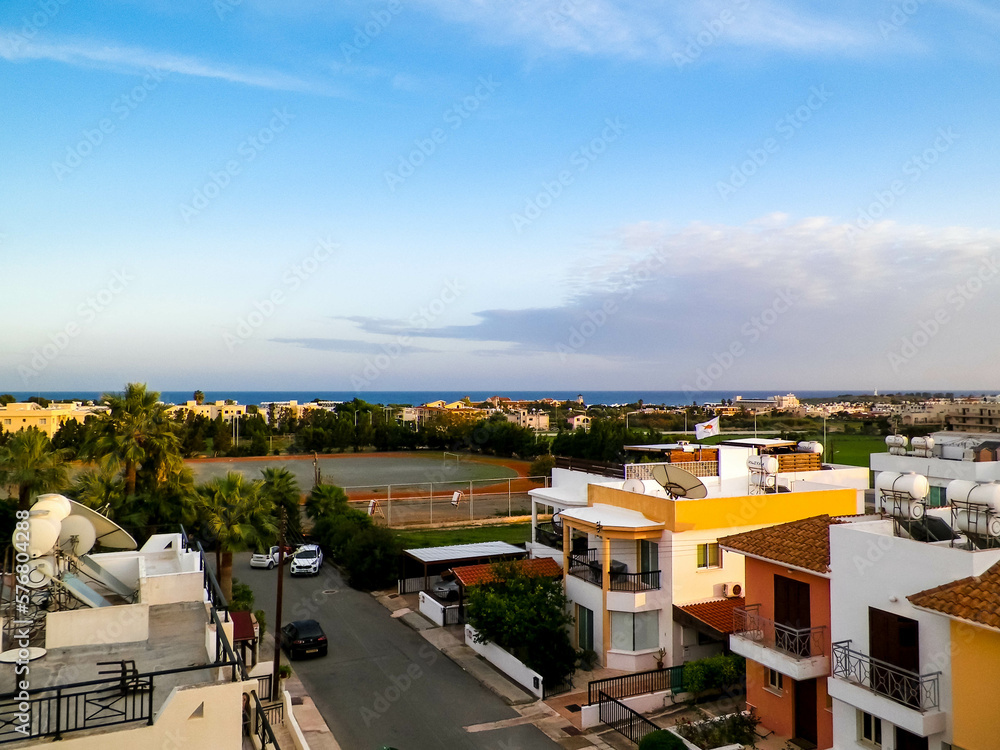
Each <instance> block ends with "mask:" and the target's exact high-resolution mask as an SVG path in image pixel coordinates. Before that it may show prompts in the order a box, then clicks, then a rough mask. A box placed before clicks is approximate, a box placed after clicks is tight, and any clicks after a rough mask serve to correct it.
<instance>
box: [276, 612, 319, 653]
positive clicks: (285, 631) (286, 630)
mask: <svg viewBox="0 0 1000 750" xmlns="http://www.w3.org/2000/svg"><path fill="white" fill-rule="evenodd" d="M281 647H282V648H283V649H285V652H286V653H287V654H288V658H289V659H296V658H298V657H300V656H326V652H327V642H326V634H325V633H324V632H323V628H322V626H321V625H320V624H319V623H318V622H316V621H315V620H295V621H294V622H290V623H288V624H287V625H285V627H283V628H282V629H281Z"/></svg>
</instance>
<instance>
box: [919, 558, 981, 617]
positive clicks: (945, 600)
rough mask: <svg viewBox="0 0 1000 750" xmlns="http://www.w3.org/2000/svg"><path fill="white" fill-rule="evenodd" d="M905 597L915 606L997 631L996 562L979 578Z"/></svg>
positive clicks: (952, 583) (974, 577) (965, 579)
mask: <svg viewBox="0 0 1000 750" xmlns="http://www.w3.org/2000/svg"><path fill="white" fill-rule="evenodd" d="M906 598H907V599H909V601H910V603H911V604H913V606H915V607H923V608H924V609H932V610H934V611H935V612H940V613H941V614H945V615H950V616H951V617H958V618H960V619H962V620H969V621H971V622H975V623H978V624H980V625H985V626H986V627H989V628H996V629H998V630H1000V563H997V564H996V565H994V566H993V567H991V568H990V569H989V570H987V571H986V572H985V573H983V574H982V575H981V576H971V577H970V578H962V579H960V580H958V581H953V582H951V583H946V584H944V585H942V586H935V587H934V588H932V589H927V590H926V591H921V592H919V593H916V594H912V595H911V596H908V597H906Z"/></svg>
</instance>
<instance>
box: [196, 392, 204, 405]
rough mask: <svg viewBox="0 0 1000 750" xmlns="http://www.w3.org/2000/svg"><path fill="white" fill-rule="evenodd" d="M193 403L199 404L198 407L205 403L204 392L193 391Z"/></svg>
mask: <svg viewBox="0 0 1000 750" xmlns="http://www.w3.org/2000/svg"><path fill="white" fill-rule="evenodd" d="M194 402H195V403H196V404H199V405H201V404H203V403H205V393H204V391H195V392H194Z"/></svg>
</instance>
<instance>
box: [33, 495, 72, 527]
mask: <svg viewBox="0 0 1000 750" xmlns="http://www.w3.org/2000/svg"><path fill="white" fill-rule="evenodd" d="M31 509H32V510H48V511H49V512H50V513H52V514H53V515H55V516H56V517H57V518H58V519H59V520H60V521H61V520H63V519H64V518H65V517H66V516H68V515H69V514H70V511H71V510H72V506H71V505H70V501H69V498H67V497H63V496H62V495H57V494H55V493H52V492H50V493H47V494H44V495H39V496H38V497H37V498H35V504H34V505H32V506H31Z"/></svg>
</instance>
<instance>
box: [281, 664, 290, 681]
mask: <svg viewBox="0 0 1000 750" xmlns="http://www.w3.org/2000/svg"><path fill="white" fill-rule="evenodd" d="M291 676H292V667H291V665H289V664H279V665H278V679H279V680H287V679H288V678H289V677H291Z"/></svg>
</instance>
